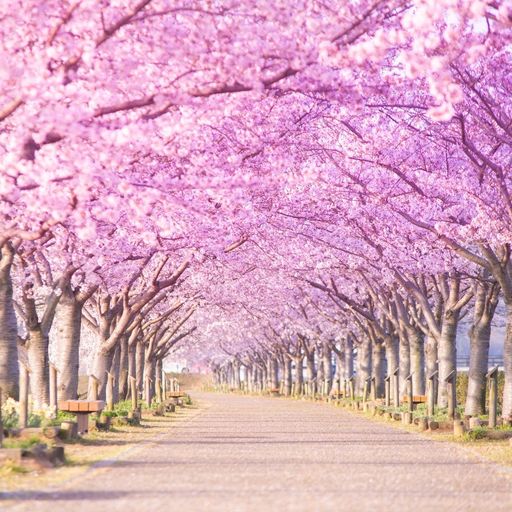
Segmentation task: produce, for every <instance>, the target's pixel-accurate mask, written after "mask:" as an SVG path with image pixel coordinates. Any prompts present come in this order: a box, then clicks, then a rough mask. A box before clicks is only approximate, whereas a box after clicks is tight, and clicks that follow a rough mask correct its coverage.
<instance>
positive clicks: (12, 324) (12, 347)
mask: <svg viewBox="0 0 512 512" xmlns="http://www.w3.org/2000/svg"><path fill="white" fill-rule="evenodd" d="M11 251H12V250H11V249H9V248H8V246H7V244H6V245H4V247H2V250H1V252H2V259H1V260H0V387H1V388H2V391H3V393H4V396H5V395H9V396H12V397H14V398H18V379H19V371H18V348H17V339H18V327H17V324H16V314H15V312H14V303H13V298H12V294H13V289H12V279H11V265H12V257H13V254H12V252H11Z"/></svg>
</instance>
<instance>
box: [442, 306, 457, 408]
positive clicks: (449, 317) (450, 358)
mask: <svg viewBox="0 0 512 512" xmlns="http://www.w3.org/2000/svg"><path fill="white" fill-rule="evenodd" d="M458 320H459V311H458V310H457V311H452V310H450V309H448V310H447V311H445V313H444V315H443V324H442V328H441V337H440V338H439V344H438V355H439V392H438V397H437V405H438V406H439V407H446V406H447V405H448V394H447V393H448V390H447V385H446V381H445V379H446V377H448V375H449V374H450V373H451V372H452V371H456V370H457V363H456V361H457V345H456V338H457V324H458Z"/></svg>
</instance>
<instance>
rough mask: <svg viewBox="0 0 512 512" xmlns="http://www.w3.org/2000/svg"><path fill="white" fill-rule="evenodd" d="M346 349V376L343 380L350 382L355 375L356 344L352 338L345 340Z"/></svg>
mask: <svg viewBox="0 0 512 512" xmlns="http://www.w3.org/2000/svg"><path fill="white" fill-rule="evenodd" d="M344 349H345V369H344V371H345V374H344V376H343V378H344V379H347V380H348V379H350V378H351V377H352V375H354V342H353V341H352V338H351V337H350V336H349V337H347V338H346V339H345V343H344Z"/></svg>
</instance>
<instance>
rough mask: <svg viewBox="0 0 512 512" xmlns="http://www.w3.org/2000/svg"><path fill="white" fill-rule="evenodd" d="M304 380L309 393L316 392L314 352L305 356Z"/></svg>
mask: <svg viewBox="0 0 512 512" xmlns="http://www.w3.org/2000/svg"><path fill="white" fill-rule="evenodd" d="M306 379H307V381H308V383H309V386H310V388H311V391H312V392H313V393H315V392H316V382H315V379H316V370H315V351H314V350H311V352H308V354H307V355H306Z"/></svg>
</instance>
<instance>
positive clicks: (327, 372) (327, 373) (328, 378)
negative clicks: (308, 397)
mask: <svg viewBox="0 0 512 512" xmlns="http://www.w3.org/2000/svg"><path fill="white" fill-rule="evenodd" d="M322 362H323V367H324V382H325V394H326V395H329V393H330V392H331V387H332V349H331V347H330V346H329V345H324V347H323V351H322Z"/></svg>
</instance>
